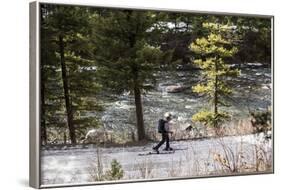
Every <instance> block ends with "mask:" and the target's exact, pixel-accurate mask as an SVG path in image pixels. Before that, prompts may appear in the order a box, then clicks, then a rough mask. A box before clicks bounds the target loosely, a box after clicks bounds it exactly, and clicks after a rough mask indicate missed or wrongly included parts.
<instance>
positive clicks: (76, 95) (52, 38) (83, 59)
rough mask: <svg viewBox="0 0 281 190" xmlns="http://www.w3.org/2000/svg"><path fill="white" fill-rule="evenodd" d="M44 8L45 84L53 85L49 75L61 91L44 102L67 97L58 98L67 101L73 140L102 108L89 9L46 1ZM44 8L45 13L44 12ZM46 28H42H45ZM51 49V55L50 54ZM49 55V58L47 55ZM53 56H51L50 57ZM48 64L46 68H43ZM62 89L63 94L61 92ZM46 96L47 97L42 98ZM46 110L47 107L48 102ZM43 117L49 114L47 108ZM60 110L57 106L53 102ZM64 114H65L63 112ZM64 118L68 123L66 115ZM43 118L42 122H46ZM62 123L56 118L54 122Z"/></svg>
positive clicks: (52, 117) (66, 109) (70, 133)
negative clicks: (92, 55)
mask: <svg viewBox="0 0 281 190" xmlns="http://www.w3.org/2000/svg"><path fill="white" fill-rule="evenodd" d="M41 9H42V13H43V14H42V20H43V22H44V23H45V24H44V25H42V26H44V27H45V32H43V33H42V36H41V40H42V47H44V49H42V55H45V54H46V56H44V58H46V59H44V58H42V63H41V65H42V67H43V68H42V71H43V72H44V73H43V75H42V76H43V77H42V79H41V82H42V84H44V85H51V84H50V80H49V78H52V79H56V80H54V81H53V83H57V85H59V86H57V87H56V88H55V89H56V90H58V91H59V87H62V90H60V91H59V92H54V91H52V93H50V94H48V95H47V94H46V92H47V91H46V92H45V93H43V91H44V88H42V89H41V91H42V93H41V94H44V96H42V95H41V101H42V105H44V104H43V103H44V102H46V101H49V100H50V99H51V98H52V96H56V97H59V98H60V99H62V100H63V101H64V103H62V102H58V103H60V105H64V107H63V111H65V112H66V124H67V127H68V132H69V135H68V136H69V138H70V140H71V143H74V144H75V143H76V142H77V132H79V131H80V132H81V133H83V131H85V128H87V127H97V126H98V125H99V123H98V119H97V117H96V116H95V115H96V114H95V112H96V111H100V110H101V106H100V105H99V103H98V101H97V98H96V95H97V93H98V91H99V89H100V86H99V85H98V84H97V82H95V80H96V79H95V73H96V71H95V63H94V62H93V61H91V59H92V58H91V53H90V52H91V49H92V44H90V43H89V36H90V34H91V31H90V29H91V27H90V13H89V11H88V9H86V8H81V7H71V6H61V5H44V7H41ZM43 10H44V11H45V14H44V12H43ZM42 30H43V29H42ZM48 53H51V55H48ZM48 57H50V58H48ZM51 59H52V60H51ZM44 68H45V70H44ZM47 68H52V70H53V74H55V76H56V77H53V76H51V75H50V74H51V73H48V72H45V71H46V69H47ZM61 92H62V94H61ZM43 98H44V99H43ZM43 107H44V110H46V109H45V106H43ZM43 107H42V118H46V117H45V116H46V111H44V112H43ZM51 107H52V108H51V109H53V110H56V111H57V112H58V111H59V110H58V107H55V106H54V104H52V106H51ZM57 117H58V115H52V116H50V118H49V119H53V120H54V119H55V118H57ZM64 118H65V115H64ZM64 118H62V120H63V121H64V124H65V119H64ZM43 121H44V120H42V124H43ZM56 124H57V126H59V123H56V122H54V125H56Z"/></svg>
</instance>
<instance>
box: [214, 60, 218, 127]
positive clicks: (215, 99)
mask: <svg viewBox="0 0 281 190" xmlns="http://www.w3.org/2000/svg"><path fill="white" fill-rule="evenodd" d="M217 72H218V69H217V63H215V73H216V74H217ZM214 114H215V119H216V117H217V114H218V76H215V92H214ZM217 127H218V122H217V120H215V121H214V128H215V129H216V128H217Z"/></svg>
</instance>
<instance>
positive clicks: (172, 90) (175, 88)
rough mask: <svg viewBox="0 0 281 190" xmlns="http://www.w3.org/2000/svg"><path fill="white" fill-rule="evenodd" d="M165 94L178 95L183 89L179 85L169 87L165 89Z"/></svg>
mask: <svg viewBox="0 0 281 190" xmlns="http://www.w3.org/2000/svg"><path fill="white" fill-rule="evenodd" d="M165 90H166V92H168V93H178V92H182V91H183V90H184V87H183V86H181V85H171V86H167V87H166V89H165Z"/></svg>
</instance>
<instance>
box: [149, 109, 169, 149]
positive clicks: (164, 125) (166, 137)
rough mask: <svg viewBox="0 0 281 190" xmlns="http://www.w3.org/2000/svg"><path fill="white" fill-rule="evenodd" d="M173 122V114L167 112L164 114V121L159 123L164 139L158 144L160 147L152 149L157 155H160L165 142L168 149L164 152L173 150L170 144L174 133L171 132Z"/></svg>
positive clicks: (161, 120) (159, 130)
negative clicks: (171, 135) (171, 122)
mask: <svg viewBox="0 0 281 190" xmlns="http://www.w3.org/2000/svg"><path fill="white" fill-rule="evenodd" d="M171 120H172V114H171V113H169V112H167V113H165V114H164V119H160V120H159V121H158V132H159V133H161V134H162V139H161V141H160V142H159V143H158V145H156V146H155V147H153V148H152V149H153V150H154V151H156V152H157V153H159V150H158V149H159V148H160V146H162V145H163V144H164V143H165V142H166V148H165V149H164V150H166V151H171V150H173V149H172V148H171V147H170V143H169V134H172V133H173V132H172V131H171V130H170V125H171V124H170V121H171Z"/></svg>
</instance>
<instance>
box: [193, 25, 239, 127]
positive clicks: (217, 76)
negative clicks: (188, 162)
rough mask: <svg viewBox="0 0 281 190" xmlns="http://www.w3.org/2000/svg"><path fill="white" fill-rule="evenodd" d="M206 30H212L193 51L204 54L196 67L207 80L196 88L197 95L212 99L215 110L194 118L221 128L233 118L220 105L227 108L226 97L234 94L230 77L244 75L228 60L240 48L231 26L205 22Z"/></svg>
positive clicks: (194, 46)
mask: <svg viewBox="0 0 281 190" xmlns="http://www.w3.org/2000/svg"><path fill="white" fill-rule="evenodd" d="M203 27H204V28H206V29H208V30H209V34H208V36H207V37H202V38H199V39H196V40H195V42H193V43H192V44H191V45H190V48H191V50H192V51H194V52H195V53H196V54H199V55H200V58H198V59H195V60H194V64H196V65H197V66H199V67H200V69H202V75H203V78H204V79H205V80H204V81H202V82H200V83H199V84H197V85H196V86H194V87H193V88H192V89H193V92H196V93H198V94H203V95H205V96H207V97H208V99H209V100H210V103H211V106H212V110H211V109H205V110H201V111H199V112H198V113H196V114H195V115H193V117H192V119H193V121H198V122H202V123H204V124H205V125H207V126H213V127H214V128H215V129H218V127H219V126H220V124H221V123H222V122H223V121H225V120H226V119H228V118H229V117H230V115H229V113H227V112H224V111H221V110H219V106H227V105H228V104H227V103H226V102H225V101H224V98H225V97H226V96H228V95H230V94H231V93H232V89H231V87H230V86H229V85H228V84H227V78H228V77H237V76H238V75H239V73H240V71H239V70H238V69H232V68H231V67H230V66H229V65H228V64H227V63H226V61H225V60H226V58H230V57H232V56H233V55H234V54H235V53H236V52H237V48H236V47H233V43H232V40H231V39H232V37H231V36H232V34H231V33H232V32H231V27H229V26H228V25H221V24H217V23H204V24H203Z"/></svg>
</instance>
